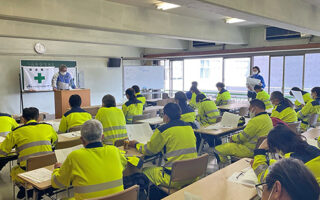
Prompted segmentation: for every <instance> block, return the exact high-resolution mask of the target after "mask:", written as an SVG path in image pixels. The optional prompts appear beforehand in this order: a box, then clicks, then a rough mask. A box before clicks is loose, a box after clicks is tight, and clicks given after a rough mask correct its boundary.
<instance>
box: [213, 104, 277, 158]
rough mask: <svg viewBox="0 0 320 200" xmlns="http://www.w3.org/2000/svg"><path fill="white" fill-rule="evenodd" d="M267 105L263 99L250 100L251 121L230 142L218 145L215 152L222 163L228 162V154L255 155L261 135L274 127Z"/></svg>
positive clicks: (244, 156) (239, 155)
mask: <svg viewBox="0 0 320 200" xmlns="http://www.w3.org/2000/svg"><path fill="white" fill-rule="evenodd" d="M265 109H266V107H265V105H264V103H263V102H262V101H261V100H258V99H254V100H252V101H250V107H249V112H250V117H251V119H250V121H249V122H248V124H247V126H246V127H245V129H244V130H243V131H242V132H241V133H238V134H235V135H233V136H232V137H231V138H230V143H225V144H222V145H219V146H216V147H215V149H214V152H215V153H216V154H217V155H218V157H217V159H218V161H220V162H221V163H226V161H227V156H236V157H241V158H246V157H253V151H254V149H255V147H256V144H257V141H258V139H259V138H260V137H263V136H266V135H268V133H269V131H270V130H271V129H272V128H273V125H272V120H271V118H270V117H269V115H268V114H267V113H266V112H265Z"/></svg>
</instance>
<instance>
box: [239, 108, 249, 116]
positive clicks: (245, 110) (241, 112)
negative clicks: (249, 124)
mask: <svg viewBox="0 0 320 200" xmlns="http://www.w3.org/2000/svg"><path fill="white" fill-rule="evenodd" d="M248 113H249V108H248V107H241V108H240V109H239V115H240V116H241V117H244V116H247V115H248Z"/></svg>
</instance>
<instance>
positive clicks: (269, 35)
mask: <svg viewBox="0 0 320 200" xmlns="http://www.w3.org/2000/svg"><path fill="white" fill-rule="evenodd" d="M291 38H301V33H298V32H295V31H290V30H287V29H282V28H277V27H272V26H269V27H266V40H280V39H291Z"/></svg>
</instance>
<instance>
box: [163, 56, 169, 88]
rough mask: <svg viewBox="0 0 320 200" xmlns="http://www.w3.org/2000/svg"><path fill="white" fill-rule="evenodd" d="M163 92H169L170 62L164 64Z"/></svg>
mask: <svg viewBox="0 0 320 200" xmlns="http://www.w3.org/2000/svg"><path fill="white" fill-rule="evenodd" d="M164 90H165V91H170V61H169V60H166V61H165V62H164Z"/></svg>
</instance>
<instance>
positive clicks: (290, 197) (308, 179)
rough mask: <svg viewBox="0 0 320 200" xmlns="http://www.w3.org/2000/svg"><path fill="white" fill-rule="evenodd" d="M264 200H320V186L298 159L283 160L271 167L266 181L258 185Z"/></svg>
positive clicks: (260, 195)
mask: <svg viewBox="0 0 320 200" xmlns="http://www.w3.org/2000/svg"><path fill="white" fill-rule="evenodd" d="M256 189H257V192H258V196H259V197H260V198H259V199H262V200H266V199H268V200H276V199H277V200H284V199H286V200H298V199H308V200H318V199H319V193H320V191H319V190H320V189H319V185H318V184H317V181H316V179H315V177H314V176H313V175H312V173H311V172H310V170H308V168H307V167H305V166H304V164H303V163H302V162H301V161H300V160H297V159H292V158H287V159H282V160H280V161H279V162H277V163H275V164H274V165H272V166H271V167H270V172H269V174H268V175H267V177H266V181H265V182H263V183H260V184H258V185H256Z"/></svg>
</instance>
